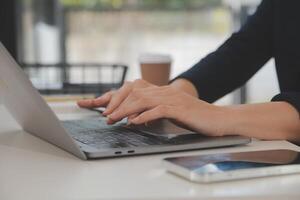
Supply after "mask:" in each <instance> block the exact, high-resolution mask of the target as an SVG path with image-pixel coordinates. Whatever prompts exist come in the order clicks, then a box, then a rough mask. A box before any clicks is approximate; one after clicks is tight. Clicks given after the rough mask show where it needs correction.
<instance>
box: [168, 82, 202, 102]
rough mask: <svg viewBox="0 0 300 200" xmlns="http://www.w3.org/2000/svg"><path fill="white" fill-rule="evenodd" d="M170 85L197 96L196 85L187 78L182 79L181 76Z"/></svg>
mask: <svg viewBox="0 0 300 200" xmlns="http://www.w3.org/2000/svg"><path fill="white" fill-rule="evenodd" d="M170 85H171V86H172V87H174V88H176V89H179V90H181V91H183V92H186V93H188V94H190V95H192V96H194V97H199V94H198V92H197V89H196V87H195V86H194V85H193V84H192V83H191V82H190V81H188V80H187V79H182V78H179V79H176V80H175V81H173V82H172V83H171V84H170Z"/></svg>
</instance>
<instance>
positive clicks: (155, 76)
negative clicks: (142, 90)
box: [139, 53, 172, 86]
mask: <svg viewBox="0 0 300 200" xmlns="http://www.w3.org/2000/svg"><path fill="white" fill-rule="evenodd" d="M139 63H140V68H141V75H142V79H144V80H146V81H148V82H150V83H152V84H155V85H159V86H162V85H167V84H168V82H169V78H170V72H171V64H172V58H171V56H170V55H167V54H150V53H146V54H142V55H140V56H139Z"/></svg>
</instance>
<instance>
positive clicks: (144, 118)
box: [131, 105, 173, 124]
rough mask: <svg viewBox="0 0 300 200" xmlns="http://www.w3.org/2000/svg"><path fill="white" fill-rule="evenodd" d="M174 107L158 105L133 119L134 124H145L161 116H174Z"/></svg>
mask: <svg viewBox="0 0 300 200" xmlns="http://www.w3.org/2000/svg"><path fill="white" fill-rule="evenodd" d="M172 109H173V108H172V107H171V106H164V105H160V106H156V107H155V108H153V109H151V110H147V111H145V112H143V113H141V114H140V115H139V116H137V117H136V118H134V119H132V120H131V123H132V124H144V123H146V122H149V121H153V120H156V119H161V118H173V116H172V113H173V111H172Z"/></svg>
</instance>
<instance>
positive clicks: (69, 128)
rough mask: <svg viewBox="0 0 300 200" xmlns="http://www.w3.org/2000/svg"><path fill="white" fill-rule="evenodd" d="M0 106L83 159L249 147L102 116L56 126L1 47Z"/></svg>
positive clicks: (240, 140)
mask: <svg viewBox="0 0 300 200" xmlns="http://www.w3.org/2000/svg"><path fill="white" fill-rule="evenodd" d="M0 87H1V89H2V91H3V93H4V94H3V97H4V105H5V106H6V108H7V109H8V111H9V112H10V113H11V115H12V116H13V117H14V118H15V119H16V121H17V122H18V123H19V124H20V125H21V127H22V128H23V129H24V130H25V131H27V132H28V133H31V134H33V135H35V136H37V137H39V138H41V139H43V140H46V141H47V142H49V143H52V144H54V145H56V146H57V147H60V148H61V149H64V150H66V151H68V152H70V153H72V154H74V155H75V156H77V157H79V158H82V159H92V158H105V157H118V156H127V155H137V154H151V153H162V152H174V151H183V150H192V149H203V148H212V147H222V146H231V145H240V144H246V143H249V142H250V141H251V140H250V138H246V137H241V136H226V137H206V136H203V135H201V134H199V133H194V132H191V131H188V130H186V129H182V128H180V127H178V126H176V125H174V124H172V123H170V122H169V121H167V120H161V121H158V122H155V123H153V124H150V125H149V126H147V127H146V126H126V125H125V124H124V123H122V122H120V123H117V124H116V125H113V126H109V125H107V124H106V123H105V118H104V117H101V116H99V117H97V118H93V119H82V120H72V121H59V119H58V118H57V116H56V115H55V114H54V112H53V111H52V110H51V108H50V107H49V106H48V104H47V103H46V102H45V101H44V100H43V98H42V97H41V96H40V94H39V92H38V91H37V90H36V89H35V88H34V87H33V85H32V83H31V81H30V80H29V79H28V77H27V75H26V74H25V73H24V72H23V70H22V69H21V68H20V67H19V66H18V64H17V63H16V62H15V60H14V59H13V58H12V57H11V55H10V54H9V53H8V51H7V50H6V49H5V47H4V46H3V45H2V44H0Z"/></svg>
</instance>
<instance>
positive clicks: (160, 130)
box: [130, 119, 198, 139]
mask: <svg viewBox="0 0 300 200" xmlns="http://www.w3.org/2000/svg"><path fill="white" fill-rule="evenodd" d="M130 127H131V128H133V129H137V130H139V131H142V132H146V133H148V134H152V135H155V136H163V137H166V138H169V139H171V138H175V137H177V136H180V135H191V134H198V133H196V132H193V131H190V130H187V129H184V128H182V127H179V126H177V125H176V124H174V123H172V122H171V121H170V120H167V119H160V120H156V121H153V122H150V123H148V124H147V125H131V126H130Z"/></svg>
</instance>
